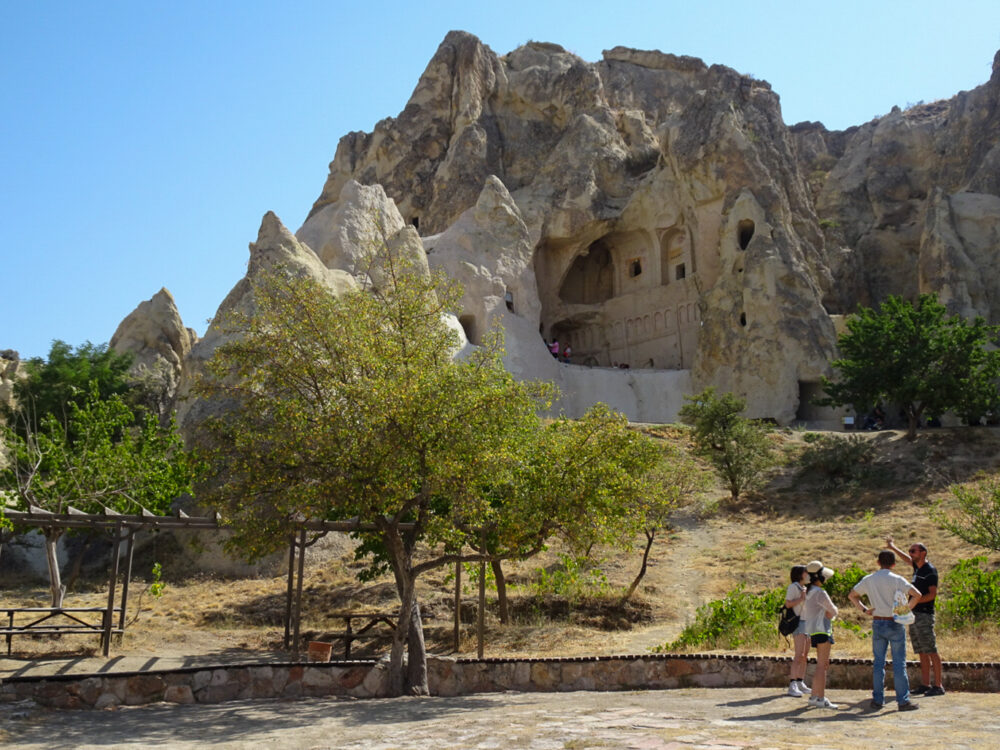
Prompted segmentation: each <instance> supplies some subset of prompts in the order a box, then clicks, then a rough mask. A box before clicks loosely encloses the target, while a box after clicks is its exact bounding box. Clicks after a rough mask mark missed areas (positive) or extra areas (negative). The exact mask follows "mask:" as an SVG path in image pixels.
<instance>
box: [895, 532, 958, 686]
mask: <svg viewBox="0 0 1000 750" xmlns="http://www.w3.org/2000/svg"><path fill="white" fill-rule="evenodd" d="M885 541H886V545H887V546H888V547H889V549H891V550H892V551H893V552H895V553H896V554H897V555H899V556H900V557H902V558H903V559H904V560H906V561H907V562H908V563H910V565H912V566H913V585H914V586H916V588H917V590H918V591H919V592H920V599H919V600H918V602H919V603H918V604H916V605H914V607H913V615H914V617H916V620H915V621H914V623H913V624H912V625H910V642H911V643H912V644H913V650H914V651H915V652H916V653H917V656H919V657H920V687H918V688H916V689H915V690H913V691H911V692H912V693H914V694H915V695H920V694H923V695H927V696H931V695H944V686H943V685H942V684H941V655H940V654H938V652H937V641H936V639H935V635H934V599H935V598H937V589H938V572H937V568H935V567H934V566H933V565H931V564H930V563H929V562H928V561H927V547H926V546H925V545H924V544H923V543H922V542H914V543H913V544H911V545H910V549H909V553H907V552H904V551H903V550H901V549H900V548H899V547H897V546H896V545H895V544H893V543H892V537H888V538H887V539H886V540H885ZM932 668H933V671H934V681H933V682H931V670H932Z"/></svg>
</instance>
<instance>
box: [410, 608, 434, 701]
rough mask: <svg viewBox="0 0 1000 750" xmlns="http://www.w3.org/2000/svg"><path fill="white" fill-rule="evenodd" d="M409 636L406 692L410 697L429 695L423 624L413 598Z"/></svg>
mask: <svg viewBox="0 0 1000 750" xmlns="http://www.w3.org/2000/svg"><path fill="white" fill-rule="evenodd" d="M410 613H411V617H410V634H409V637H408V638H407V641H406V649H407V661H406V691H407V693H409V694H410V695H430V689H429V688H428V686H427V648H426V644H425V643H424V623H423V620H421V618H420V602H418V601H417V597H416V596H414V597H413V607H412V608H411V609H410Z"/></svg>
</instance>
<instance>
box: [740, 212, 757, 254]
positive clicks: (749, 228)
mask: <svg viewBox="0 0 1000 750" xmlns="http://www.w3.org/2000/svg"><path fill="white" fill-rule="evenodd" d="M755 228H756V227H755V225H754V223H753V220H752V219H741V220H740V223H739V224H737V225H736V237H737V241H738V242H739V244H740V250H746V249H747V247H749V246H750V240H752V239H753V233H754V229H755Z"/></svg>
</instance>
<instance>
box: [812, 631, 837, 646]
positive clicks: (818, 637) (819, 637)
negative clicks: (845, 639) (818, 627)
mask: <svg viewBox="0 0 1000 750" xmlns="http://www.w3.org/2000/svg"><path fill="white" fill-rule="evenodd" d="M809 640H810V641H811V642H812V645H813V648H816V646H818V645H819V644H821V643H829V644H831V645H832V644H833V636H832V635H827V634H826V633H814V634H813V635H811V636H809Z"/></svg>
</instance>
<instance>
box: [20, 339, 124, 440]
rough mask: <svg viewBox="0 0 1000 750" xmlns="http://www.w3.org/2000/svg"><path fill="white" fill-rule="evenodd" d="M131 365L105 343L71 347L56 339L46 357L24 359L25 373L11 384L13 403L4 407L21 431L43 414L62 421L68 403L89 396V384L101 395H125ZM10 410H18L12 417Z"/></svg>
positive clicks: (76, 402)
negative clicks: (17, 413)
mask: <svg viewBox="0 0 1000 750" xmlns="http://www.w3.org/2000/svg"><path fill="white" fill-rule="evenodd" d="M131 366H132V356H131V355H130V354H119V353H118V352H116V351H114V350H113V349H110V348H108V345H107V344H92V343H91V342H89V341H87V342H86V343H84V344H81V345H80V346H78V347H76V348H75V349H74V348H73V347H72V346H70V345H69V344H67V343H66V342H65V341H60V340H58V339H57V340H55V341H53V342H52V346H51V348H50V349H49V356H48V357H47V358H42V357H32V358H31V359H29V360H27V361H26V362H25V363H24V369H25V374H26V377H25V378H23V379H21V380H18V381H17V382H16V383H15V385H14V403H15V406H14V407H13V409H11V410H8V416H9V417H10V418H11V419H12V421H15V422H18V423H19V424H20V428H19V429H20V431H21V434H22V435H24V434H26V433H25V430H26V429H27V428H28V427H30V426H31V425H32V424H35V425H37V424H40V423H41V420H42V419H44V417H45V416H46V415H50V414H51V415H52V416H54V417H55V418H56V419H57V420H59V421H61V422H63V423H65V422H66V421H67V419H68V418H69V413H70V404H76V405H77V406H83V404H84V403H85V402H86V401H87V400H88V399H89V398H90V395H91V390H92V384H93V385H94V386H96V388H97V392H98V395H99V397H100V398H101V399H107V398H109V397H111V396H113V395H119V396H125V395H126V394H127V393H128V392H129V390H130V388H131V385H130V382H129V374H128V372H129V368H130V367H131ZM14 411H19V412H20V417H18V418H15V417H14V414H13V412H14ZM24 417H28V419H27V420H25V419H24Z"/></svg>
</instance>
